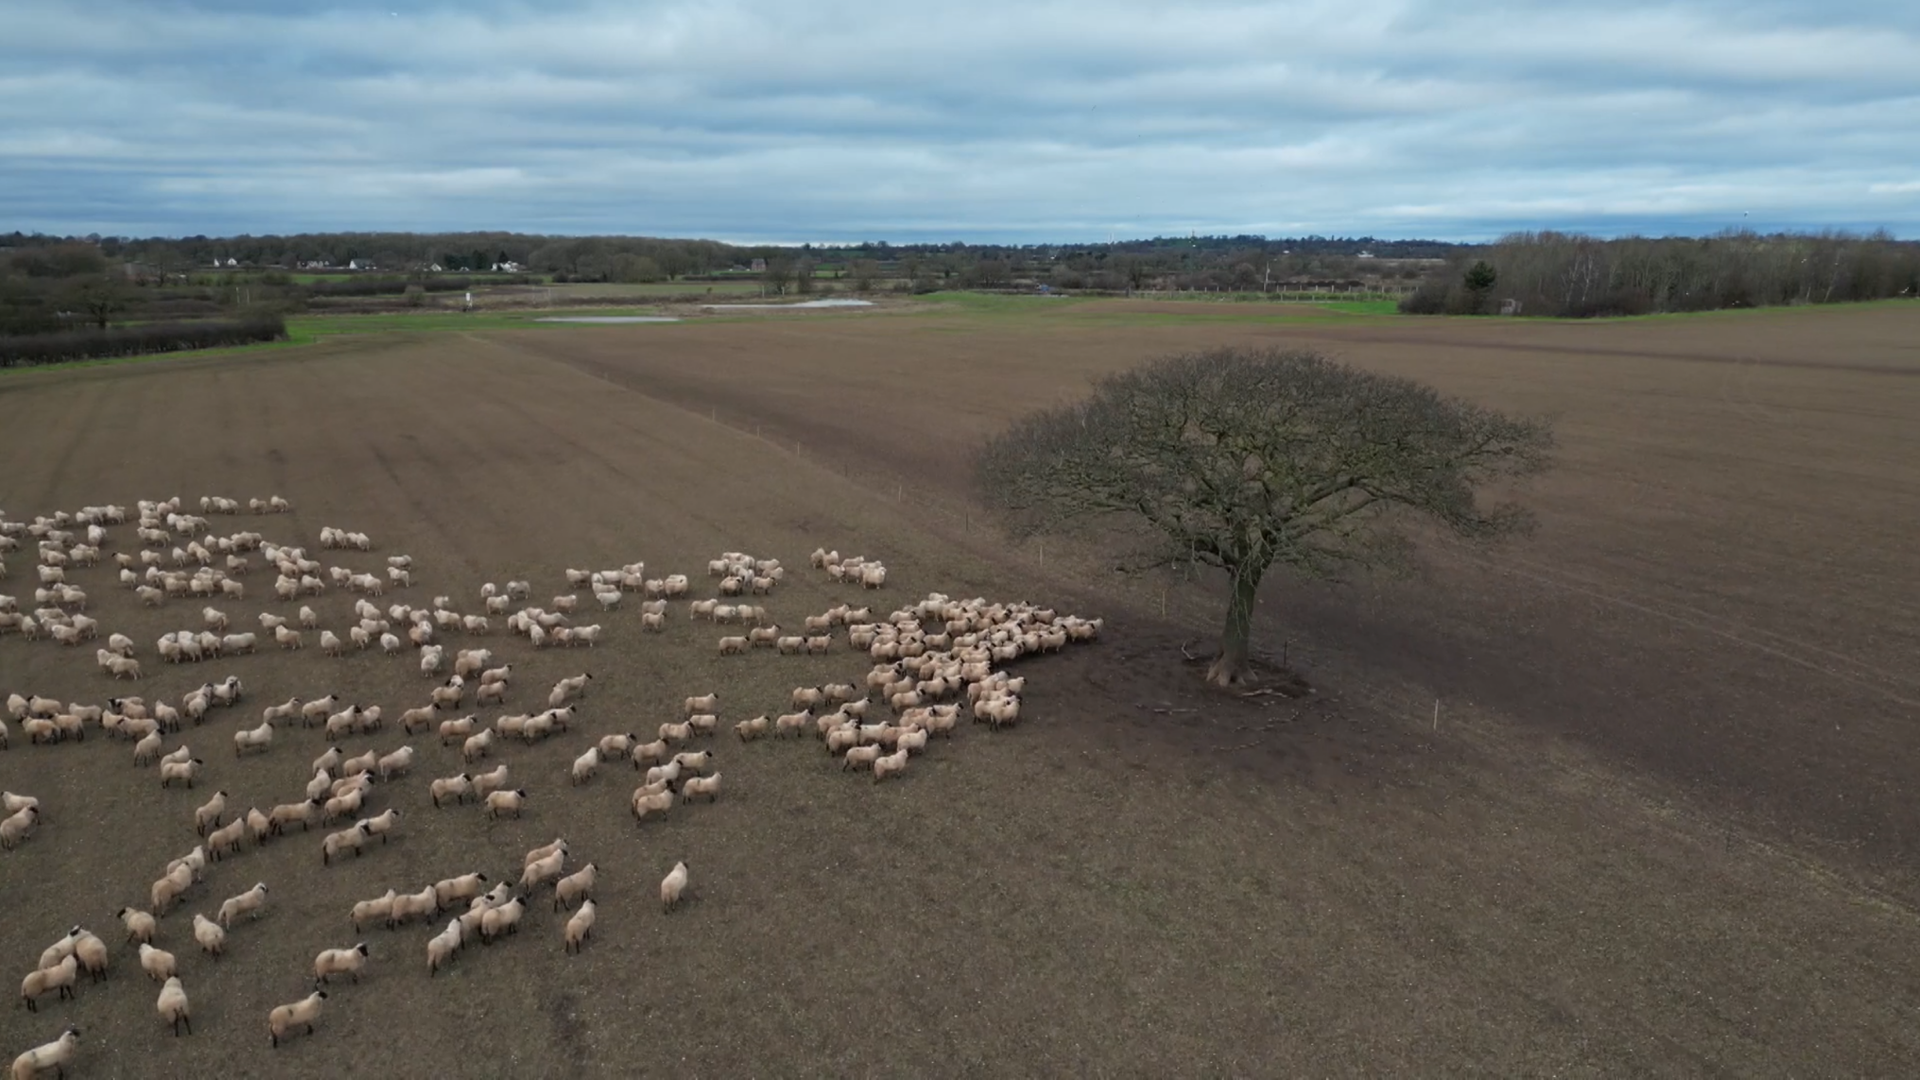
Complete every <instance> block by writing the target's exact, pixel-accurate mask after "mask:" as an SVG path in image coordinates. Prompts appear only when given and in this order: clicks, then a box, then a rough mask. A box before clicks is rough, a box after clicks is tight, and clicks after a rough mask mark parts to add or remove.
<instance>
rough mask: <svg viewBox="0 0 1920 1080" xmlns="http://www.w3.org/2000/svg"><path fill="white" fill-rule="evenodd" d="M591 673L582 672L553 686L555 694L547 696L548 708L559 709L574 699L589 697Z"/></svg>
mask: <svg viewBox="0 0 1920 1080" xmlns="http://www.w3.org/2000/svg"><path fill="white" fill-rule="evenodd" d="M592 679H593V675H592V673H590V672H582V673H581V674H579V675H574V676H571V677H569V678H565V679H561V680H560V681H559V682H556V683H554V684H553V692H552V693H550V694H548V695H547V707H548V708H550V709H557V708H559V707H560V706H562V705H565V704H566V703H567V702H569V701H571V700H573V699H574V698H585V697H586V696H587V683H588V682H590V681H592Z"/></svg>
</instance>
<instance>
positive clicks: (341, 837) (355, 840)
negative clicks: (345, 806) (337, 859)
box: [320, 822, 367, 866]
mask: <svg viewBox="0 0 1920 1080" xmlns="http://www.w3.org/2000/svg"><path fill="white" fill-rule="evenodd" d="M366 842H367V829H366V826H364V825H361V824H359V823H358V822H356V823H355V824H354V826H353V827H352V828H350V829H342V830H340V831H339V832H335V833H328V834H327V838H326V839H325V840H323V841H321V843H320V865H322V866H331V865H333V857H334V856H335V855H338V854H340V853H341V852H343V851H351V852H353V855H354V857H355V858H359V857H360V848H361V847H362V846H363V845H365V844H366Z"/></svg>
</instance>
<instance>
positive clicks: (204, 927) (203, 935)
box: [193, 911, 227, 956]
mask: <svg viewBox="0 0 1920 1080" xmlns="http://www.w3.org/2000/svg"><path fill="white" fill-rule="evenodd" d="M193 940H194V941H195V942H196V943H198V944H199V946H200V950H201V951H202V952H204V953H206V954H207V955H208V956H219V955H220V954H221V953H223V952H225V951H226V948H227V932H226V931H225V930H223V929H221V928H220V924H219V923H217V922H214V921H213V920H212V919H209V918H207V917H206V916H205V915H202V914H200V913H199V912H197V911H196V912H194V913H193Z"/></svg>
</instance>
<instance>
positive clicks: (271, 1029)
mask: <svg viewBox="0 0 1920 1080" xmlns="http://www.w3.org/2000/svg"><path fill="white" fill-rule="evenodd" d="M326 1001H327V992H326V991H325V990H315V991H314V992H313V993H311V994H308V995H307V996H306V997H304V998H302V999H300V1000H299V1001H296V1002H294V1003H293V1004H291V1005H276V1006H274V1007H273V1011H272V1012H269V1013H268V1014H267V1039H268V1041H269V1042H270V1043H271V1044H272V1045H273V1046H275V1047H278V1046H279V1045H280V1040H281V1039H284V1038H286V1037H287V1035H288V1033H289V1032H291V1031H292V1030H293V1029H294V1028H295V1027H304V1028H306V1029H307V1034H309V1035H311V1034H313V1022H314V1021H315V1020H318V1019H320V1010H321V1009H322V1008H323V1007H324V1006H325V1005H326Z"/></svg>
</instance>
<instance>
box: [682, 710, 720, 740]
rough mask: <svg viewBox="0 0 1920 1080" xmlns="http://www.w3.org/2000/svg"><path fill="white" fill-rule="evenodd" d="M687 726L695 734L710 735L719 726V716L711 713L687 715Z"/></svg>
mask: <svg viewBox="0 0 1920 1080" xmlns="http://www.w3.org/2000/svg"><path fill="white" fill-rule="evenodd" d="M687 726H688V727H691V728H692V729H693V733H694V734H695V735H712V734H713V733H714V732H715V731H716V730H718V729H719V727H720V718H719V717H717V716H715V715H713V714H712V713H698V714H696V715H693V716H689V717H687Z"/></svg>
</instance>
